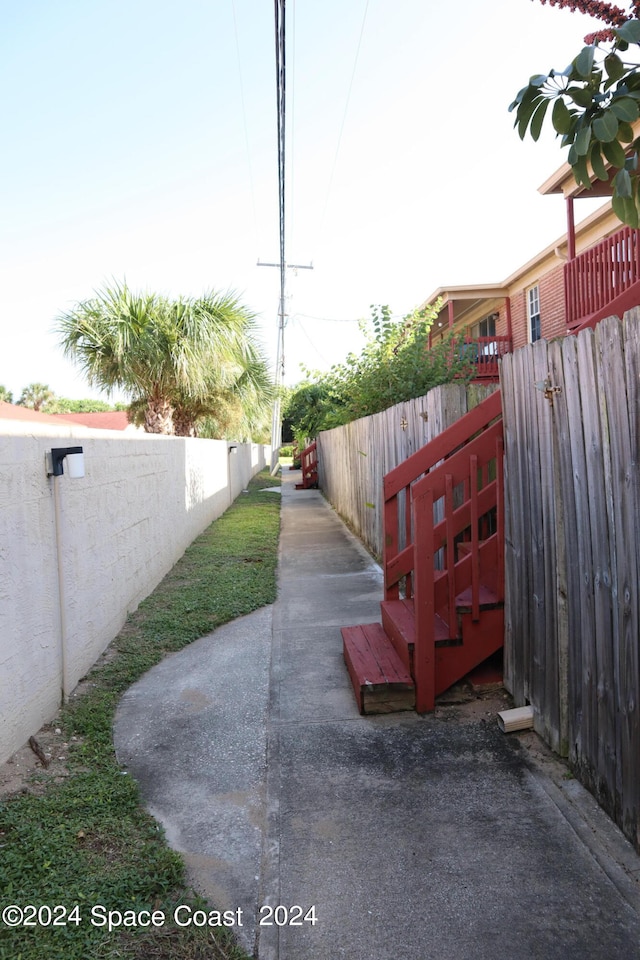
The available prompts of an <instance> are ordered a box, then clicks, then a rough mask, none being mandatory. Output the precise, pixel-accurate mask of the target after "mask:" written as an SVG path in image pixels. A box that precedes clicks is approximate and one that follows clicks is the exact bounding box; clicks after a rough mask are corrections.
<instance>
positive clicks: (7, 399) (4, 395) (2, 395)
mask: <svg viewBox="0 0 640 960" xmlns="http://www.w3.org/2000/svg"><path fill="white" fill-rule="evenodd" d="M0 400H1V401H2V402H3V403H13V394H12V393H11V390H7V388H6V387H5V386H3V385H2V384H0Z"/></svg>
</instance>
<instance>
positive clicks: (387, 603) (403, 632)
mask: <svg viewBox="0 0 640 960" xmlns="http://www.w3.org/2000/svg"><path fill="white" fill-rule="evenodd" d="M380 610H381V612H382V626H383V627H384V630H385V633H386V634H387V636H388V637H389V639H390V640H391V643H392V644H393V646H394V648H395V651H396V653H397V654H398V656H399V657H400V659H401V660H402V662H403V663H404V665H405V667H406V668H407V670H408V671H409V673H410V674H411V676H412V677H413V676H415V674H414V672H413V650H414V647H415V636H416V620H415V614H414V610H413V600H406V599H404V600H383V601H382V603H381V604H380ZM434 626H435V636H436V646H438V645H439V644H442V643H450V642H451V639H452V638H451V636H450V633H449V627H448V624H447V623H446V622H445V621H444V620H443V619H442V617H439V616H437V615H436V618H435V624H434Z"/></svg>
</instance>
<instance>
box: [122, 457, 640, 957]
mask: <svg viewBox="0 0 640 960" xmlns="http://www.w3.org/2000/svg"><path fill="white" fill-rule="evenodd" d="M296 479H298V474H296V473H293V472H289V471H286V472H285V473H284V474H283V486H282V534H281V542H280V563H279V595H278V600H277V602H276V603H275V604H274V606H273V607H268V608H265V609H263V610H259V611H257V612H256V613H254V614H251V615H250V616H248V617H244V618H242V619H240V620H237V621H234V622H233V623H230V624H228V625H227V626H225V627H222V628H221V629H219V630H217V631H215V632H214V633H213V634H210V635H209V636H207V637H203V638H202V639H201V640H198V641H196V643H193V644H191V645H190V646H189V647H187V648H186V649H185V650H183V651H181V652H180V653H177V654H175V655H173V656H171V657H169V658H168V659H166V660H165V661H163V662H162V663H161V664H159V665H158V666H157V667H155V668H154V669H153V670H151V671H150V672H149V673H148V674H146V675H145V676H144V677H143V678H142V679H141V680H140V681H139V682H138V683H136V684H135V685H134V686H133V687H131V689H130V690H129V691H128V692H127V694H126V695H125V697H124V698H123V700H122V702H121V704H120V707H119V709H118V713H117V716H116V722H115V728H114V736H115V743H116V749H117V753H118V757H119V759H120V761H121V762H122V763H123V764H125V765H126V766H127V768H128V769H129V770H130V772H131V774H132V775H133V776H134V777H135V778H136V779H137V780H138V781H139V782H140V785H141V790H142V794H143V796H144V798H145V801H146V803H147V805H148V808H149V810H150V811H151V813H152V814H153V815H154V816H155V817H156V818H157V819H158V820H159V821H160V822H161V823H162V824H163V825H164V828H165V831H166V834H167V838H168V840H169V842H170V844H171V845H172V846H173V847H174V848H175V849H177V850H179V851H181V853H182V854H183V856H184V858H185V861H186V863H187V867H188V870H189V874H190V877H191V882H192V883H193V885H194V886H195V887H196V888H197V889H199V890H200V891H202V892H203V893H205V894H206V895H207V897H208V898H209V899H210V901H211V903H212V905H213V906H215V907H217V908H219V909H221V910H231V911H234V913H235V918H236V920H237V919H238V918H239V919H240V920H241V922H242V926H236V932H237V934H238V937H239V939H240V942H241V943H242V945H243V946H244V947H245V949H246V950H247V951H248V952H249V954H253V955H254V956H256V957H258V958H259V960H334V958H342V960H485V958H486V960H489V958H491V960H501V958H505V960H515V958H519V960H520V958H521V960H556V958H558V960H640V857H638V856H637V855H636V854H635V852H634V851H633V849H632V848H631V846H630V845H629V844H628V843H627V842H626V840H624V838H623V837H622V835H621V834H620V833H619V831H618V830H617V828H616V827H615V826H614V825H613V824H612V823H611V821H609V819H608V818H607V817H606V816H605V815H604V814H603V813H602V811H601V810H600V809H599V808H598V807H597V805H596V804H595V801H593V800H592V798H591V797H590V796H589V794H587V793H586V791H584V790H583V789H582V788H581V787H580V785H579V784H578V783H577V782H576V781H575V780H566V781H562V780H560V781H559V782H558V780H557V778H555V779H554V778H552V777H550V776H548V774H547V772H546V771H545V769H544V767H543V766H542V765H540V764H536V763H535V762H533V761H532V759H531V754H530V752H529V751H528V750H527V749H526V748H524V747H522V746H521V745H520V742H519V740H518V739H517V738H516V736H515V735H511V736H505V735H504V734H502V733H500V732H499V730H498V727H497V723H496V722H495V718H490V719H489V720H485V721H483V720H480V719H478V720H476V721H474V722H469V721H467V722H458V721H456V719H455V717H452V716H451V715H450V714H447V713H446V712H444V714H443V715H438V716H433V715H430V716H425V717H418V716H417V715H415V714H411V713H405V714H396V715H389V716H382V717H361V716H360V715H359V714H358V712H357V709H356V705H355V699H354V696H353V693H352V690H351V687H350V683H349V677H348V674H347V671H346V668H345V666H344V662H343V660H342V642H341V636H340V627H342V626H346V625H348V624H353V623H364V622H368V621H373V620H378V619H379V606H378V604H379V601H380V599H381V596H382V580H381V575H380V571H379V569H378V567H377V566H376V565H375V564H374V563H373V561H372V560H371V558H370V557H369V555H368V554H367V553H366V551H365V550H364V549H363V548H362V546H361V545H360V543H359V542H358V541H357V540H356V539H355V538H354V537H353V536H352V535H351V534H350V533H349V531H348V530H347V529H346V527H345V526H344V525H343V524H342V522H341V521H340V520H339V518H338V517H337V516H336V514H335V513H334V512H333V511H332V509H331V508H330V507H329V506H328V505H327V503H326V502H325V501H324V499H323V497H322V495H321V494H320V493H319V492H317V491H296V490H295V489H294V482H295V480H296ZM264 495H265V496H277V495H278V494H277V493H275V494H274V493H265V494H264ZM528 736H529V737H531V736H533V735H532V734H528ZM278 905H279V906H280V907H281V909H279V910H278V911H276V912H274V913H272V912H271V911H270V909H269V907H271V908H273V907H276V906H278ZM295 905H299V906H300V907H302V911H298V910H293V909H291V908H292V907H294V906H295ZM311 907H314V908H315V909H314V911H313V912H308V911H309V910H310V908H311ZM282 908H286V909H282ZM305 917H306V919H305ZM261 919H262V920H263V921H270V920H271V921H274V920H275V921H276V922H274V923H272V924H271V925H260V920H261ZM314 919H315V923H314V922H313V920H314ZM285 921H288V922H286V923H285ZM279 924H284V925H279Z"/></svg>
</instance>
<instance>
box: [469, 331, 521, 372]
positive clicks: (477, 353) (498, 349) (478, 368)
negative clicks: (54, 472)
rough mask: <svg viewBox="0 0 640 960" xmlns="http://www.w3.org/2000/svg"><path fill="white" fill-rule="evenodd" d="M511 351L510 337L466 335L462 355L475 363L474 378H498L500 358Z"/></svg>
mask: <svg viewBox="0 0 640 960" xmlns="http://www.w3.org/2000/svg"><path fill="white" fill-rule="evenodd" d="M507 353H511V338H510V337H465V338H464V341H463V342H462V345H461V356H462V358H463V359H464V360H467V361H468V362H470V363H472V364H473V368H474V371H475V377H474V379H483V380H497V379H498V376H499V375H498V360H499V359H500V358H501V357H504V356H505V354H507Z"/></svg>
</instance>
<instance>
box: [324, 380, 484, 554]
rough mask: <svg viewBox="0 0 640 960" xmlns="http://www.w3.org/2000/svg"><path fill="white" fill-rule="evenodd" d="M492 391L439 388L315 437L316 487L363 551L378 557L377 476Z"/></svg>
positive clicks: (456, 386)
mask: <svg viewBox="0 0 640 960" xmlns="http://www.w3.org/2000/svg"><path fill="white" fill-rule="evenodd" d="M496 389H497V386H496V385H495V384H493V385H491V386H475V385H471V386H465V385H464V384H460V383H455V384H445V385H443V386H441V387H436V388H435V389H433V390H430V391H429V393H428V394H427V395H426V396H424V397H420V398H419V399H417V400H408V401H406V402H405V403H398V404H396V405H395V406H393V407H390V408H389V409H388V410H384V411H383V412H382V413H376V414H374V415H373V416H371V417H363V418H362V419H361V420H355V421H353V422H352V423H348V424H347V425H346V426H344V427H336V428H335V429H334V430H327V431H325V432H323V433H321V434H320V435H319V436H318V438H317V439H318V474H319V481H320V487H321V489H322V491H323V492H324V494H325V496H326V497H327V499H328V500H329V502H330V503H331V504H332V505H333V507H334V508H335V509H336V510H337V512H338V513H339V514H340V516H341V517H343V519H344V520H346V522H347V523H348V524H349V526H350V527H351V529H352V530H353V531H354V533H355V534H356V535H357V536H358V537H360V539H361V540H363V541H364V543H365V544H366V545H367V547H368V548H369V550H370V551H371V552H372V553H373V554H374V555H375V556H376V557H378V558H380V557H382V478H383V477H384V475H385V473H388V472H389V471H390V470H392V469H393V468H394V467H397V466H398V464H399V463H401V462H402V461H403V460H406V458H407V457H408V456H410V455H411V454H412V453H414V452H415V451H416V450H417V449H419V448H420V447H421V446H423V445H424V444H425V443H428V442H429V441H430V440H432V439H433V437H436V436H437V435H438V434H439V433H441V432H442V430H444V429H445V428H446V427H449V426H450V425H451V424H452V423H454V422H455V421H456V420H457V419H458V418H459V417H461V416H462V415H463V414H465V413H467V411H468V410H470V409H471V408H472V407H474V406H475V405H476V404H477V403H479V402H480V401H481V400H484V398H485V397H487V396H488V395H489V394H490V393H493V391H494V390H496Z"/></svg>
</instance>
